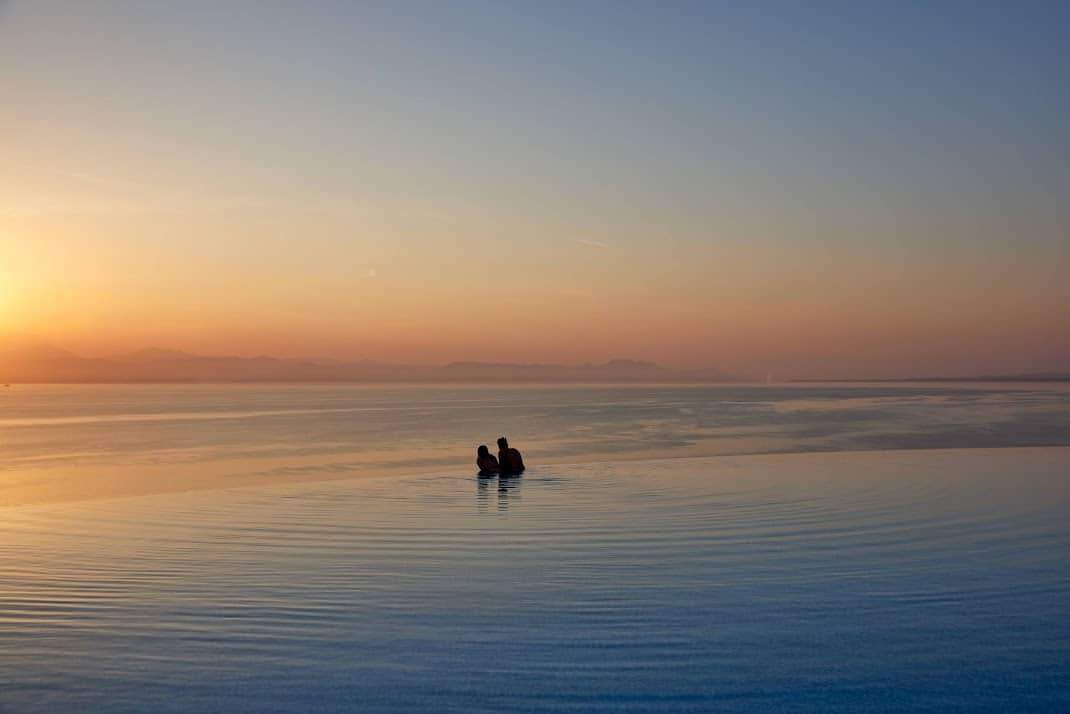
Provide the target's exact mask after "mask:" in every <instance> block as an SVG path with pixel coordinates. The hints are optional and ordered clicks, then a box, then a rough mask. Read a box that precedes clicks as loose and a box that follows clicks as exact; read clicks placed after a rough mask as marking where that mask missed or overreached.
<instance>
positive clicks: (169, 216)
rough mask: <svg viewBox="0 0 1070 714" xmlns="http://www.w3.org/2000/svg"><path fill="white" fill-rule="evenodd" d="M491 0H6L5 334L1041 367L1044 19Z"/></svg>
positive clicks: (1051, 276) (1048, 76) (247, 345)
mask: <svg viewBox="0 0 1070 714" xmlns="http://www.w3.org/2000/svg"><path fill="white" fill-rule="evenodd" d="M504 5H508V4H504ZM504 5H503V6H501V7H499V6H496V5H477V6H473V7H469V8H466V9H465V11H464V12H461V11H460V10H459V9H458V7H459V6H454V7H453V8H452V9H447V8H445V7H444V6H443V7H440V6H438V5H429V6H427V8H426V12H424V13H422V14H413V13H411V12H409V13H406V14H404V15H401V14H399V13H394V12H393V11H391V9H390V7H389V6H355V5H354V6H346V5H342V6H335V5H322V6H316V7H309V8H308V9H307V12H302V13H301V14H300V15H299V16H293V15H292V8H291V10H290V12H289V13H288V12H287V10H286V9H285V8H284V7H283V6H280V5H275V4H272V3H265V4H263V5H242V4H240V3H218V4H208V3H204V4H197V3H194V4H192V5H190V4H186V3H172V4H169V5H167V6H165V5H164V4H156V3H146V4H144V5H143V6H140V7H138V6H131V5H124V6H123V7H122V8H120V7H119V6H113V5H111V4H109V3H85V4H82V3H69V4H52V3H49V2H41V3H30V2H24V3H20V2H13V3H8V4H6V5H3V6H0V7H2V8H3V9H0V133H2V136H3V137H4V140H3V160H2V161H0V258H2V260H0V337H2V338H4V339H5V340H7V341H8V342H14V341H19V340H24V339H34V340H43V341H47V342H50V343H53V344H56V345H59V346H62V347H65V348H69V349H72V350H75V351H77V352H80V353H83V354H87V355H107V354H111V353H115V352H121V351H126V350H132V349H137V348H142V347H147V346H154V347H164V348H172V349H183V350H189V351H193V352H203V353H227V354H238V355H255V354H263V353H266V354H272V355H277V356H284V357H292V356H323V357H333V358H346V359H349V358H353V359H373V360H380V361H391V362H405V363H412V364H428V363H443V362H449V361H453V360H480V361H513V362H580V361H601V360H605V359H610V358H616V357H629V358H636V359H649V360H654V361H658V362H661V363H663V364H666V365H669V366H676V367H707V366H708V367H718V368H722V369H725V370H728V371H732V372H735V373H738V374H744V375H760V376H764V375H766V374H768V373H770V372H771V373H774V374H776V375H778V376H782V377H784V378H790V377H905V376H922V375H933V374H939V375H970V374H983V373H1007V372H1024V371H1057V370H1062V371H1070V310H1068V306H1070V280H1068V279H1067V276H1068V275H1070V237H1068V236H1070V212H1068V208H1067V206H1068V202H1067V199H1068V198H1070V168H1068V167H1070V140H1068V135H1067V129H1066V123H1065V117H1066V116H1067V115H1068V114H1067V113H1066V110H1067V108H1068V104H1070V90H1068V89H1067V86H1068V85H1067V84H1066V82H1065V77H1060V74H1061V70H1059V69H1058V67H1063V68H1065V66H1066V65H1065V64H1063V63H1062V62H1060V61H1059V60H1060V59H1066V58H1065V53H1066V50H1065V48H1064V47H1061V46H1060V44H1059V43H1057V42H1056V41H1055V40H1056V36H1055V35H1054V34H1053V35H1050V36H1049V35H1048V34H1045V30H1044V28H1045V26H1046V25H1047V24H1048V22H1049V21H1050V20H1051V18H1044V17H1034V18H1029V21H1028V22H1025V23H1020V24H1019V25H1017V26H1015V27H1016V29H1012V30H1001V31H998V32H997V30H996V28H997V27H998V26H999V24H1000V18H999V17H998V13H997V15H996V16H986V15H985V14H984V13H981V12H980V11H978V12H974V13H969V16H964V17H963V18H961V19H962V22H960V23H958V24H957V25H956V24H952V26H953V27H957V28H958V29H957V30H956V32H957V34H956V35H955V36H954V37H953V38H952V37H950V36H948V35H944V34H942V33H943V32H945V31H946V29H945V30H941V31H936V30H934V29H933V28H931V27H927V26H925V25H923V24H918V23H914V22H912V19H911V17H910V13H909V11H905V12H901V13H897V14H896V15H895V17H879V16H876V15H877V13H878V12H879V11H878V10H874V9H873V8H870V9H869V10H862V9H859V10H858V13H859V16H858V17H852V18H849V19H850V20H851V21H850V22H848V21H846V20H844V19H843V18H842V17H840V18H838V19H837V18H828V17H822V16H821V15H820V13H807V14H806V15H805V16H804V17H803V16H801V17H792V16H791V13H790V11H789V10H785V13H784V16H782V17H773V16H769V15H768V13H765V14H757V13H751V12H749V11H747V10H746V9H738V10H734V11H732V12H730V13H729V12H727V11H721V12H720V14H719V15H716V16H712V17H711V16H710V12H711V11H710V8H711V7H712V5H706V6H702V7H690V8H689V6H681V9H680V10H679V12H678V13H677V14H670V16H668V17H666V16H665V15H661V16H660V17H661V20H660V21H659V22H657V23H654V22H650V21H649V20H650V18H646V17H644V16H643V11H642V10H641V9H636V8H631V9H630V11H629V12H626V13H625V12H611V11H610V10H609V9H607V8H601V9H600V10H596V9H595V8H594V6H590V7H586V8H584V9H578V8H573V9H571V10H565V9H563V8H557V9H556V10H551V11H548V12H545V13H539V14H537V13H535V10H534V7H533V6H532V7H529V8H528V9H527V10H522V9H517V8H515V7H505V6H504ZM688 8H689V9H688ZM650 11H651V12H656V8H654V7H653V6H651V10H650ZM987 12H989V13H990V14H991V13H992V12H994V11H987ZM829 23H831V25H830V24H829ZM867 28H868V29H867ZM830 32H831V34H830ZM893 36H894V37H898V38H899V40H898V41H896V42H892V41H891V39H890V38H892V37H893ZM906 78H909V81H906Z"/></svg>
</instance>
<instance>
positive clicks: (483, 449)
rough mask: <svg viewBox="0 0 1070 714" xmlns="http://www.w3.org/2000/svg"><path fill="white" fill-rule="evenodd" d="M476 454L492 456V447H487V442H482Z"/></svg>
mask: <svg viewBox="0 0 1070 714" xmlns="http://www.w3.org/2000/svg"><path fill="white" fill-rule="evenodd" d="M476 456H490V449H488V448H487V445H486V444H480V445H479V448H478V449H476Z"/></svg>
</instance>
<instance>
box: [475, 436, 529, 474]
mask: <svg viewBox="0 0 1070 714" xmlns="http://www.w3.org/2000/svg"><path fill="white" fill-rule="evenodd" d="M476 466H478V467H479V475H480V476H494V475H496V474H497V475H501V476H519V475H520V474H522V473H524V459H523V458H521V456H520V452H519V451H517V450H516V449H514V448H512V447H511V446H509V441H508V440H507V439H506V438H505V437H504V436H503V437H502V438H500V439H498V458H494V456H493V455H492V454H491V453H490V449H488V448H487V445H486V444H483V445H481V446H480V447H479V448H478V449H476Z"/></svg>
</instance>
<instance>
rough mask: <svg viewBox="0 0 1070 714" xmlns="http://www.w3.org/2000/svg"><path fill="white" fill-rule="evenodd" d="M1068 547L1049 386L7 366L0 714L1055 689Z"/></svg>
mask: <svg viewBox="0 0 1070 714" xmlns="http://www.w3.org/2000/svg"><path fill="white" fill-rule="evenodd" d="M502 434H505V435H507V436H508V437H510V441H511V443H512V444H513V445H515V446H517V447H518V448H520V449H521V451H522V452H523V453H524V458H525V461H526V462H527V463H528V464H529V471H528V472H527V473H526V474H525V475H524V476H523V477H520V478H510V479H498V478H492V479H479V478H476V476H475V468H474V463H473V462H474V457H475V447H476V446H477V445H478V444H480V443H486V444H489V445H491V446H492V448H493V444H494V439H495V438H496V437H497V436H499V435H502ZM1067 553H1070V388H1068V387H1067V385H1057V384H979V383H977V384H974V383H971V384H940V383H926V384H808V385H724V386H691V387H689V386H638V385H637V386H627V387H615V386H566V387H550V386H540V387H499V386H478V387H477V386H463V387H459V386H432V387H428V386H419V387H416V386H413V387H397V386H393V387H362V386H346V385H275V386H265V385H255V386H254V385H244V386H239V385H184V386H163V385H142V386H126V385H98V386H25V385H18V386H15V387H12V388H11V389H8V390H3V392H0V711H4V712H8V711H11V712H23V711H26V712H38V711H41V712H44V711H49V712H54V711H61V712H62V711H107V712H112V711H114V712H140V711H163V712H170V711H174V712H204V711H249V712H261V711H279V712H291V711H292V712H305V711H369V712H380V711H381V712H396V711H436V712H439V711H442V712H453V711H456V712H471V711H485V712H500V711H506V712H536V711H567V712H592V711H593V712H598V711H607V712H609V711H613V712H617V711H636V712H639V711H642V712H658V711H664V712H670V711H671V712H681V711H696V712H698V711H702V712H705V711H738V712H768V711H777V712H858V711H862V712H891V711H904V710H910V711H933V712H937V711H939V712H945V711H961V712H1006V711H1045V712H1046V711H1067V710H1070V558H1067Z"/></svg>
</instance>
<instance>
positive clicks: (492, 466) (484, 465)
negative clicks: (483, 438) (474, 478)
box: [476, 444, 501, 476]
mask: <svg viewBox="0 0 1070 714" xmlns="http://www.w3.org/2000/svg"><path fill="white" fill-rule="evenodd" d="M476 466H478V467H479V475H480V476H494V475H495V474H497V473H500V472H501V467H499V466H498V459H496V458H494V457H493V456H492V455H491V453H490V449H488V448H487V445H486V444H480V445H479V448H478V449H476Z"/></svg>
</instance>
